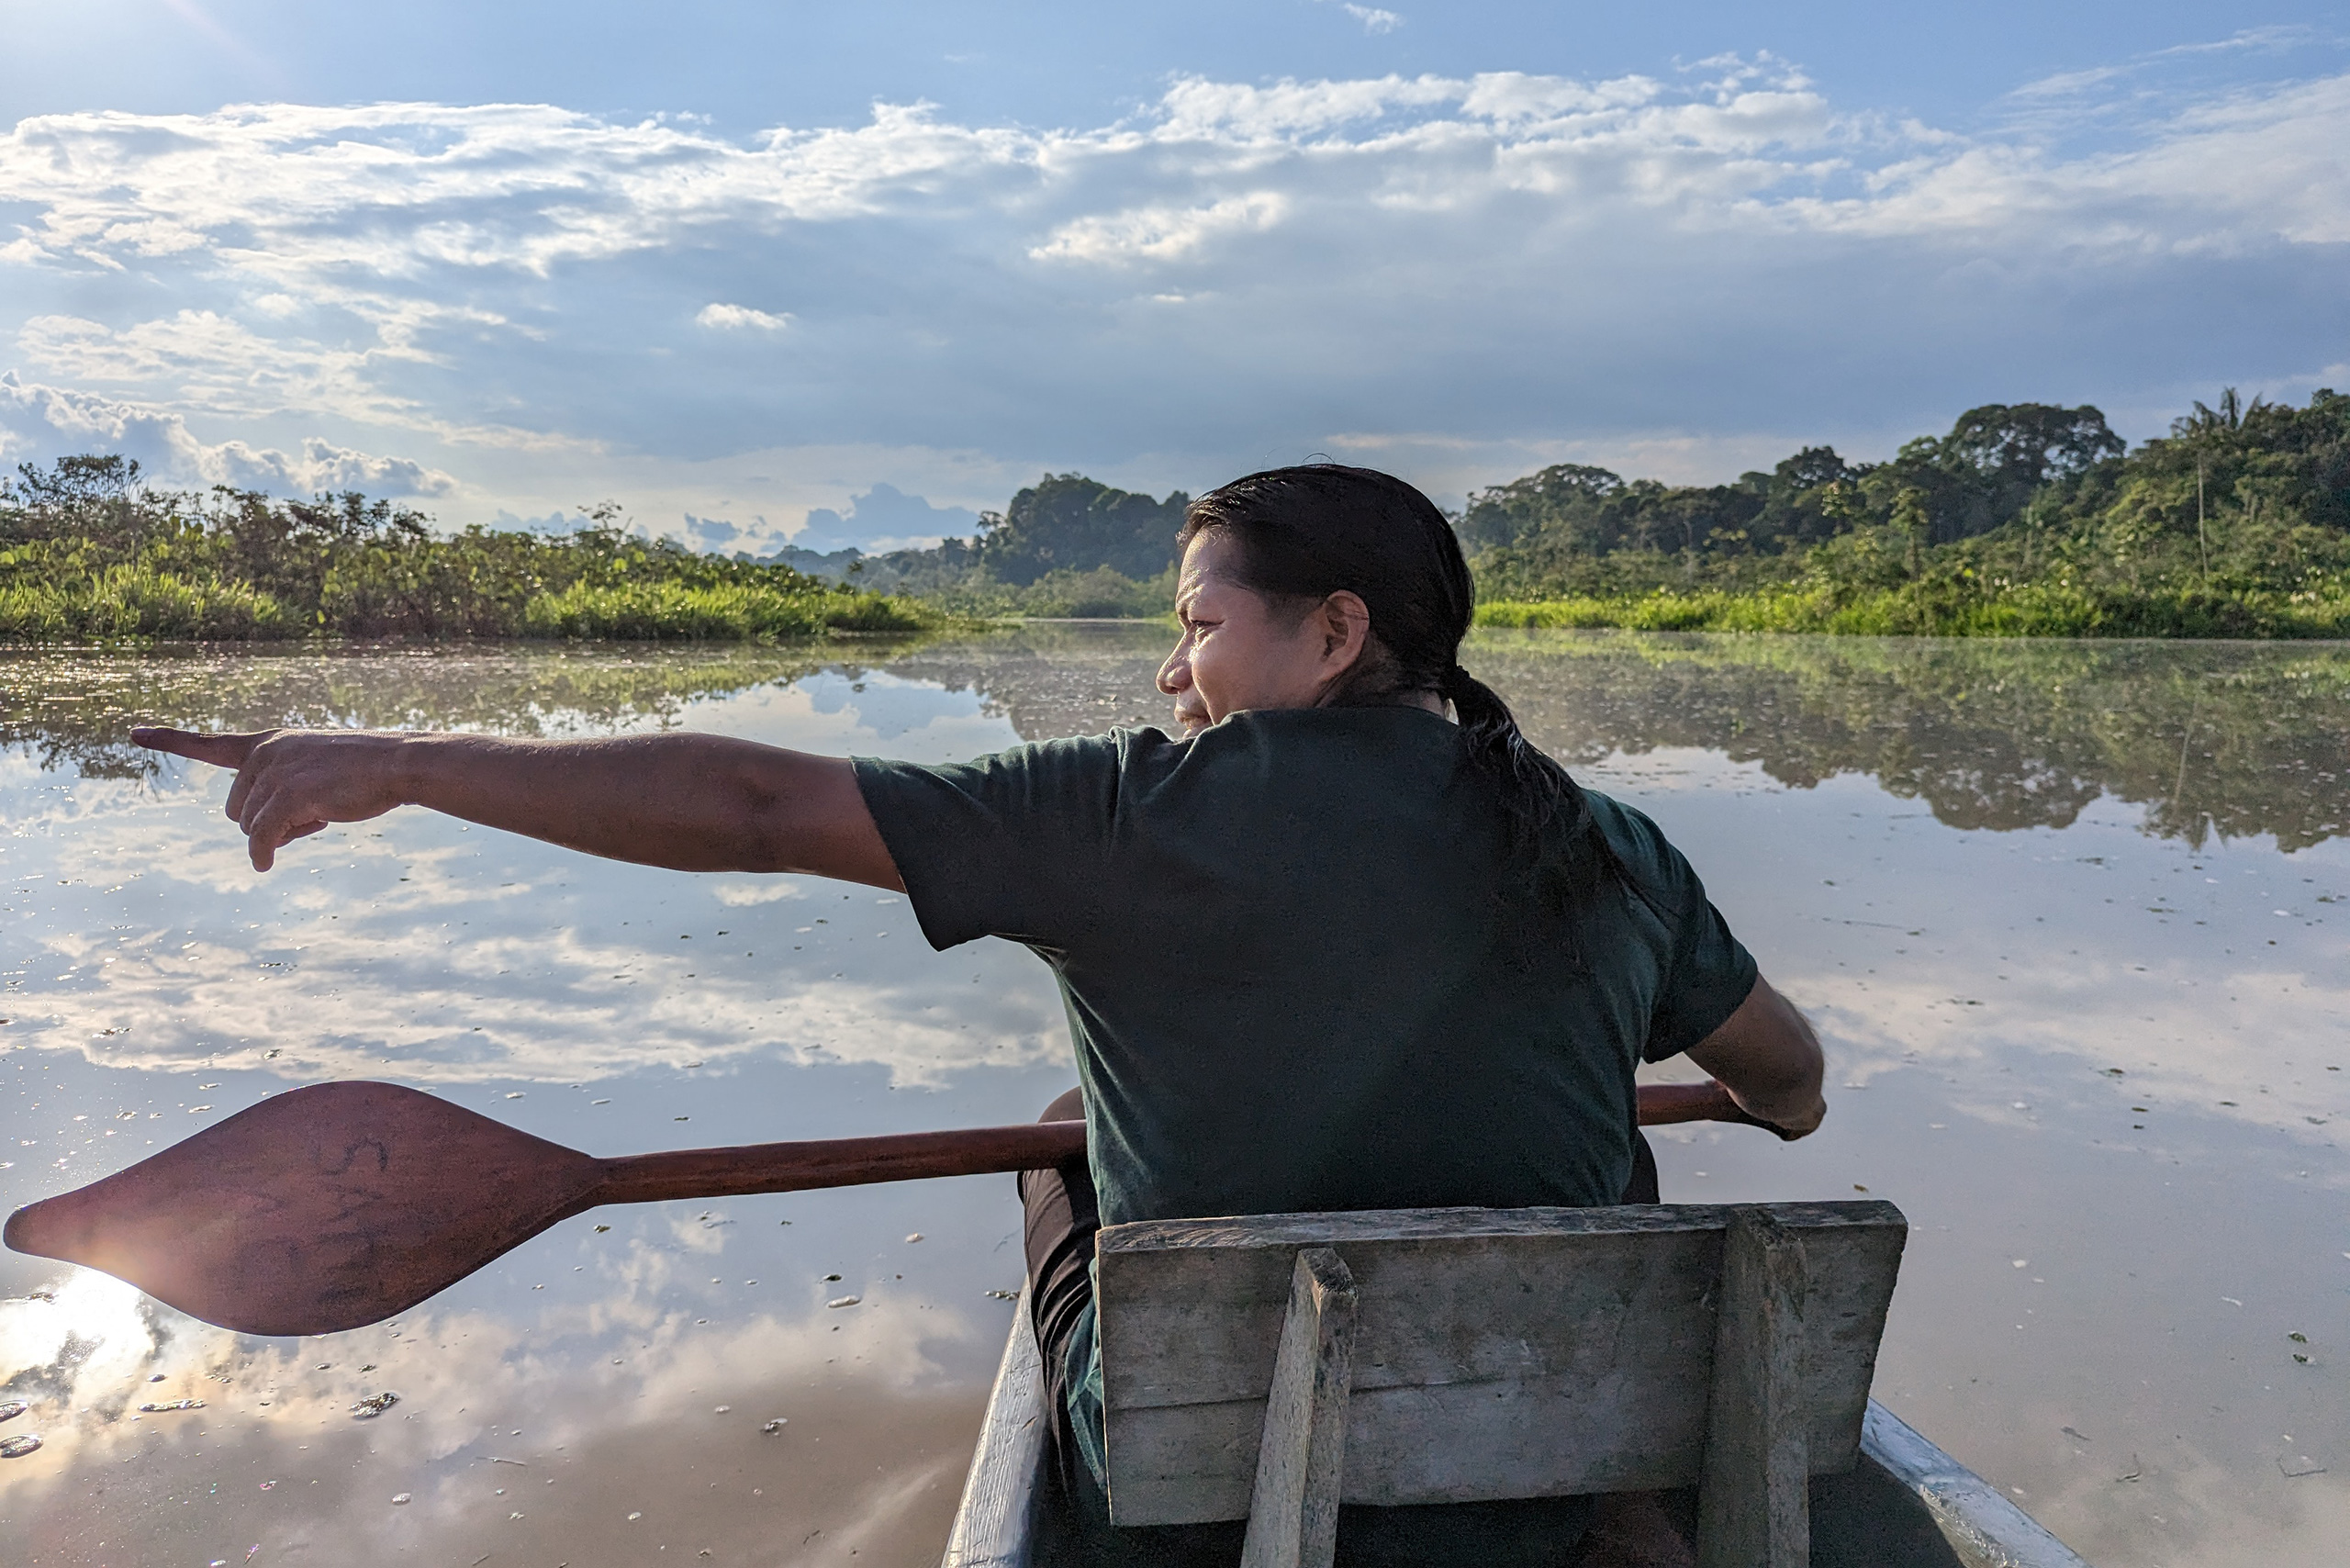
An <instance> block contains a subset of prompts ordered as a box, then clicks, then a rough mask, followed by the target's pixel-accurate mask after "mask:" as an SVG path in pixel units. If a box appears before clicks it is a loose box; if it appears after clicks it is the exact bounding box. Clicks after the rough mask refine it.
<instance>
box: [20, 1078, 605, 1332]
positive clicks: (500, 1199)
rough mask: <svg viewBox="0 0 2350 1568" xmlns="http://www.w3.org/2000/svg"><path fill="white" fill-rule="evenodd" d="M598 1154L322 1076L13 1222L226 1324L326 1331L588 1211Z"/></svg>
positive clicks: (74, 1258)
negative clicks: (328, 1080)
mask: <svg viewBox="0 0 2350 1568" xmlns="http://www.w3.org/2000/svg"><path fill="white" fill-rule="evenodd" d="M602 1170H603V1162H602V1161H600V1160H598V1159H591V1158H590V1157H588V1155H584V1154H581V1153H578V1152H577V1151H576V1150H573V1149H568V1148H564V1147H563V1146H562V1145H561V1144H554V1143H549V1142H547V1141H546V1140H545V1139H544V1138H537V1137H532V1136H531V1135H530V1134H528V1133H524V1132H518V1131H516V1130H515V1129H514V1128H512V1127H509V1126H504V1125H503V1124H501V1123H498V1122H494V1121H491V1120H490V1119H489V1118H488V1117H487V1116H477V1115H476V1114H474V1113H472V1112H471V1111H468V1110H465V1109H464V1108H463V1107H461V1106H456V1105H452V1104H449V1103H447V1102H445V1101H442V1100H438V1099H435V1098H434V1097H433V1096H431V1095H430V1094H420V1093H419V1092H416V1091H415V1090H413V1089H403V1088H401V1087H400V1086H399V1085H397V1084H395V1083H319V1084H313V1085H311V1086H309V1087H308V1088H306V1089H295V1090H290V1091H288V1092H285V1093H284V1094H279V1095H275V1096H273V1097H272V1098H270V1099H267V1100H264V1101H263V1102H262V1103H260V1104H258V1105H255V1106H252V1108H251V1109H249V1110H244V1111H240V1112H238V1113H237V1114H235V1115H233V1116H230V1117H229V1118H227V1119H226V1120H225V1121H222V1122H220V1123H218V1124H217V1125H216V1126H210V1127H207V1128H206V1129H205V1130H204V1131H203V1132H200V1133H198V1134H196V1136H195V1137H191V1138H188V1139H185V1141H183V1142H180V1143H176V1144H173V1146H172V1147H171V1148H167V1149H164V1150H163V1151H162V1153H160V1154H157V1155H155V1156H153V1157H152V1158H151V1159H143V1160H141V1161H140V1162H139V1163H138V1164H136V1165H134V1166H132V1167H130V1168H129V1170H120V1171H117V1172H116V1173H115V1174H114V1175H112V1176H109V1177H106V1179H105V1180H104V1181H101V1182H92V1183H91V1184H90V1185H89V1186H86V1187H83V1188H81V1189H79V1190H77V1191H74V1192H71V1193H62V1194H61V1195H60V1196H57V1197H54V1198H48V1199H44V1200H43V1201H41V1202H40V1203H37V1204H28V1205H27V1206H26V1207H24V1208H21V1209H19V1210H17V1212H16V1213H15V1214H14V1215H11V1216H9V1219H8V1225H7V1229H6V1241H7V1244H8V1246H10V1247H11V1248H13V1249H16V1250H17V1251H19V1252H30V1253H35V1254H38V1255H39V1256H41V1257H44V1258H59V1259H62V1260H65V1261H66V1262H69V1263H79V1264H82V1265H83V1266H84V1267H86V1268H92V1269H102V1270H104V1271H106V1272H107V1273H109V1274H112V1275H114V1276H115V1277H116V1278H117V1279H120V1280H127V1281H129V1282H130V1283H132V1284H134V1285H137V1286H138V1287H139V1288H140V1290H143V1291H145V1292H146V1293H147V1294H149V1295H151V1296H153V1297H155V1298H156V1299H157V1300H158V1301H162V1302H164V1303H166V1304H168V1305H172V1306H175V1307H177V1308H179V1309H180V1310H181V1311H182V1312H185V1313H187V1314H189V1315H190V1316H196V1317H200V1318H202V1319H204V1320H205V1321H206V1322H207V1323H214V1324H218V1325H219V1326H220V1327H223V1328H233V1329H237V1330H239V1331H241V1332H243V1333H247V1334H330V1333H335V1332H338V1331H340V1330H341V1329H345V1328H358V1327H364V1325H366V1324H370V1323H375V1322H379V1321H381V1320H382V1319H384V1318H386V1317H389V1316H392V1315H393V1314H394V1313H396V1312H401V1311H404V1310H406V1309H407V1308H408V1307H410V1306H413V1305H416V1304H417V1303H418V1302H420V1301H422V1300H424V1299H425V1298H426V1297H427V1296H430V1295H431V1294H433V1293H434V1292H436V1291H439V1290H442V1289H444V1288H445V1287H447V1286H449V1285H452V1284H454V1283H455V1282H457V1281H459V1280H461V1279H463V1278H464V1277H465V1275H467V1274H469V1273H471V1272H473V1271H475V1270H476V1269H478V1268H480V1267H481V1266H482V1265H483V1264H485V1263H487V1262H488V1261H489V1260H492V1259H494V1258H496V1257H498V1255H499V1254H500V1253H502V1252H505V1251H506V1250H508V1249H509V1248H512V1247H515V1246H518V1245H520V1243H521V1242H523V1241H526V1240H528V1239H529V1238H532V1237H533V1236H535V1235H537V1234H538V1233H539V1232H540V1231H542V1230H543V1229H545V1228H546V1227H547V1226H549V1225H552V1224H553V1223H554V1222H555V1221H556V1220H558V1219H561V1218H563V1217H565V1215H568V1214H572V1213H576V1211H577V1209H578V1208H579V1207H581V1206H583V1204H584V1201H585V1200H586V1198H587V1195H588V1193H590V1192H592V1191H593V1190H594V1188H595V1186H596V1184H597V1182H598V1181H599V1179H600V1178H601V1175H602Z"/></svg>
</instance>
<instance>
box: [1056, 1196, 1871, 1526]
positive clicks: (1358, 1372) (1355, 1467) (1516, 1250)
mask: <svg viewBox="0 0 2350 1568" xmlns="http://www.w3.org/2000/svg"><path fill="white" fill-rule="evenodd" d="M1770 1207H1771V1210H1772V1212H1773V1213H1774V1215H1777V1216H1778V1218H1779V1219H1780V1221H1781V1223H1783V1224H1785V1225H1787V1226H1790V1227H1792V1228H1794V1229H1795V1230H1796V1231H1797V1232H1799V1233H1800V1234H1802V1235H1803V1236H1804V1237H1805V1238H1806V1242H1807V1249H1808V1251H1809V1253H1810V1257H1811V1260H1812V1279H1811V1297H1810V1309H1809V1311H1808V1312H1807V1314H1806V1322H1805V1328H1806V1331H1807V1344H1806V1347H1805V1357H1806V1361H1807V1364H1808V1365H1809V1366H1810V1368H1811V1369H1812V1371H1811V1375H1810V1378H1809V1381H1808V1383H1807V1387H1806V1389H1805V1391H1804V1394H1803V1397H1802V1399H1801V1401H1800V1408H1801V1410H1802V1413H1803V1416H1804V1417H1805V1419H1806V1420H1807V1425H1808V1428H1809V1436H1808V1443H1807V1447H1808V1449H1809V1451H1810V1455H1811V1464H1812V1468H1813V1469H1814V1471H1815V1472H1818V1473H1836V1472H1838V1471H1841V1470H1843V1469H1846V1468H1849V1467H1850V1465H1851V1464H1852V1461H1853V1459H1854V1457H1855V1456H1856V1455H1857V1453H1858V1451H1859V1442H1860V1422H1861V1414H1862V1411H1863V1408H1864V1406H1865V1405H1866V1402H1867V1395H1868V1388H1869V1383H1870V1380H1871V1377H1872V1376H1873V1374H1874V1368H1875V1352H1876V1344H1877V1339H1878V1338H1879V1336H1880V1335H1881V1334H1882V1332H1883V1330H1884V1325H1885V1313H1886V1305H1887V1303H1888V1302H1889V1300H1890V1297H1891V1293H1892V1285H1893V1278H1894V1275H1895V1272H1896V1271H1897V1267H1898V1263H1899V1258H1900V1252H1901V1246H1902V1241H1903V1238H1904V1236H1905V1234H1906V1226H1905V1223H1904V1222H1903V1220H1902V1218H1901V1215H1900V1211H1899V1210H1897V1209H1896V1208H1894V1207H1893V1206H1892V1205H1891V1204H1883V1203H1877V1202H1867V1203H1852V1204H1774V1205H1770ZM1732 1212H1733V1211H1732V1210H1731V1209H1729V1208H1727V1207H1723V1206H1717V1205H1687V1206H1679V1207H1669V1208H1668V1207H1660V1206H1653V1205H1643V1206H1639V1207H1631V1208H1618V1209H1507V1210H1483V1209H1442V1210H1406V1211H1374V1212H1366V1213H1350V1214H1334V1215H1270V1216H1252V1217H1246V1218H1238V1219H1230V1220H1213V1221H1189V1222H1158V1221H1154V1222H1148V1223H1145V1224H1140V1225H1128V1226H1113V1227H1111V1228H1110V1229H1107V1230H1104V1231H1103V1232H1102V1238H1101V1242H1100V1244H1099V1252H1098V1254H1097V1260H1098V1264H1099V1269H1098V1273H1097V1279H1098V1282H1099V1285H1100V1291H1101V1325H1102V1327H1101V1332H1102V1367H1103V1372H1104V1386H1105V1394H1106V1395H1107V1398H1106V1405H1107V1422H1106V1426H1107V1438H1108V1446H1109V1452H1110V1465H1111V1473H1112V1483H1113V1493H1114V1494H1115V1495H1117V1497H1118V1506H1119V1515H1120V1518H1122V1519H1125V1520H1126V1521H1129V1522H1133V1523H1137V1524H1141V1523H1170V1524H1171V1523H1194V1522H1201V1521H1205V1520H1210V1519H1229V1518H1240V1517H1242V1516H1243V1514H1244V1513H1245V1512H1246V1511H1247V1508H1248V1497H1249V1493H1250V1490H1251V1487H1252V1485H1253V1482H1254V1478H1255V1473H1256V1467H1257V1449H1258V1437H1259V1433H1260V1432H1261V1430H1262V1428H1263V1408H1264V1397H1265V1391H1266V1389H1267V1388H1268V1387H1269V1386H1270V1383H1271V1380H1272V1362H1273V1358H1274V1355H1275V1351H1276V1347H1277V1345H1278V1342H1279V1337H1280V1329H1281V1319H1282V1315H1283V1313H1284V1312H1285V1311H1286V1309H1287V1303H1288V1293H1289V1281H1290V1272H1291V1270H1292V1268H1293V1266H1294V1259H1295V1256H1296V1253H1297V1251H1298V1249H1300V1248H1303V1247H1308V1246H1316V1245H1325V1246H1331V1247H1334V1248H1337V1249H1341V1250H1342V1251H1343V1254H1344V1256H1345V1257H1346V1260H1347V1264H1348V1269H1349V1271H1351V1272H1352V1273H1353V1275H1354V1278H1355V1282H1356V1285H1357V1288H1358V1290H1359V1292H1360V1297H1361V1305H1360V1308H1359V1312H1358V1321H1357V1327H1356V1339H1355V1354H1354V1368H1353V1379H1352V1383H1353V1393H1352V1397H1351V1401H1350V1405H1349V1417H1348V1462H1347V1466H1346V1473H1345V1484H1344V1490H1343V1495H1344V1498H1345V1500H1346V1501H1347V1502H1349V1503H1374V1504H1394V1503H1427V1502H1469V1501H1477V1500H1482V1499H1488V1498H1496V1497H1534V1496H1563V1495H1572V1494H1576V1493H1583V1492H1596V1491H1619V1490H1620V1491H1637V1490H1649V1489H1653V1488H1658V1487H1666V1486H1685V1485H1692V1484H1695V1483H1696V1481H1697V1479H1698V1475H1699V1472H1700V1466H1701V1462H1702V1459H1703V1455H1704V1447H1705V1436H1706V1429H1707V1417H1706V1412H1707V1398H1706V1396H1707V1388H1708V1387H1709V1386H1710V1376H1711V1372H1710V1368H1711V1365H1712V1360H1713V1347H1714V1338H1715V1334H1716V1329H1717V1322H1716V1319H1717V1316H1718V1314H1717V1310H1716V1303H1715V1299H1714V1294H1713V1293H1714V1286H1715V1282H1716V1281H1717V1280H1718V1275H1719V1271H1720V1260H1721V1249H1722V1238H1723V1234H1724V1231H1725V1229H1726V1227H1727V1226H1728V1224H1729V1216H1730V1215H1731V1213H1732ZM1814 1238H1818V1240H1817V1244H1815V1241H1814Z"/></svg>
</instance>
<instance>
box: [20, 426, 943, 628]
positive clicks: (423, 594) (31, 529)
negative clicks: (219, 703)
mask: <svg viewBox="0 0 2350 1568" xmlns="http://www.w3.org/2000/svg"><path fill="white" fill-rule="evenodd" d="M941 619H943V617H941V616H940V615H939V614H937V613H936V612H935V611H932V610H925V609H923V607H922V606H920V605H917V604H914V603H912V601H910V600H907V599H891V598H886V597H884V596H882V595H880V594H878V593H873V592H869V591H864V590H861V589H855V588H841V587H837V586H834V585H833V584H830V583H826V582H823V581H822V580H821V579H819V578H816V577H809V576H807V575H805V574H803V573H800V572H797V571H794V570H792V569H791V568H790V567H789V566H771V565H763V564H760V563H756V562H746V561H731V560H727V559H724V558H723V557H720V556H714V555H704V554H697V553H695V552H693V551H690V550H687V549H685V548H684V547H682V546H680V545H677V544H675V543H670V542H668V541H666V540H646V539H643V538H639V537H636V536H633V535H631V534H628V533H625V532H621V530H620V529H619V528H617V527H614V526H612V525H611V518H610V515H609V514H607V515H605V516H602V517H599V519H598V521H597V523H596V525H594V526H591V527H588V528H583V529H580V530H579V531H577V532H574V533H571V534H568V535H562V536H549V535H545V534H536V533H524V532H499V531H494V530H487V529H481V528H470V529H467V530H465V531H464V532H460V533H457V534H454V535H450V536H441V535H436V534H434V533H433V532H431V529H430V528H429V527H428V526H427V524H426V520H425V519H424V518H423V516H422V515H420V513H417V512H414V511H409V510H402V509H396V508H394V507H393V506H392V505H391V504H390V503H388V502H386V501H381V500H377V501H369V500H367V499H366V498H364V497H362V496H359V495H355V494H346V495H342V496H340V497H330V498H320V499H319V500H317V501H315V502H302V501H276V500H273V499H271V498H268V497H266V496H263V495H260V494H256V493H252V492H245V491H227V490H218V491H215V492H213V493H212V494H211V495H209V496H203V497H196V496H188V495H184V494H178V493H173V492H164V491H156V490H150V489H147V488H145V487H142V486H141V485H140V483H139V470H138V465H137V464H135V463H133V462H130V461H129V460H127V459H124V458H120V457H69V458H65V459H62V460H61V461H60V462H58V463H57V464H55V465H52V466H51V467H50V468H48V469H45V470H44V469H41V468H38V467H36V466H34V465H24V466H21V467H20V468H19V469H18V470H17V476H16V478H15V479H14V480H13V481H9V482H7V483H6V485H5V486H0V640H6V641H13V642H65V641H73V642H81V641H103V640H108V639H120V638H146V639H176V638H192V639H205V640H227V641H251V640H263V639H271V640H274V639H284V638H302V637H375V638H416V639H437V638H448V637H548V638H605V637H612V638H643V639H651V640H671V639H679V640H711V641H745V640H758V641H769V640H779V639H788V638H797V637H811V636H818V635H822V634H824V633H828V632H899V631H912V630H916V629H919V628H921V627H923V626H925V625H930V624H934V623H936V622H938V621H940V620H941Z"/></svg>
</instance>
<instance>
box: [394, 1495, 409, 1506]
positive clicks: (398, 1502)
mask: <svg viewBox="0 0 2350 1568" xmlns="http://www.w3.org/2000/svg"><path fill="white" fill-rule="evenodd" d="M407 1502H408V1493H406V1492H395V1493H393V1494H392V1506H393V1507H395V1508H397V1507H400V1506H403V1505H405V1504H406V1503H407Z"/></svg>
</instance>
